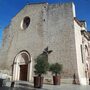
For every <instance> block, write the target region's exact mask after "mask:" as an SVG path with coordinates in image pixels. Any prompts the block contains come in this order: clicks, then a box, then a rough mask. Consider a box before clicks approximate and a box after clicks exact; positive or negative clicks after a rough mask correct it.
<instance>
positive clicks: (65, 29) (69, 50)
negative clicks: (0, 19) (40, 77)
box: [0, 3, 90, 85]
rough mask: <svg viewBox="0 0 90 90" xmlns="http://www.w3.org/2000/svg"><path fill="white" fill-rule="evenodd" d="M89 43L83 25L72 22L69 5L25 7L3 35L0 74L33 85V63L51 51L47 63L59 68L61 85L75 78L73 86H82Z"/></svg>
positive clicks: (84, 82)
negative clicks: (54, 64) (30, 82)
mask: <svg viewBox="0 0 90 90" xmlns="http://www.w3.org/2000/svg"><path fill="white" fill-rule="evenodd" d="M89 40H90V35H89V32H88V31H87V30H86V22H85V21H80V20H78V19H77V18H76V14H75V6H74V4H73V3H64V4H50V5H49V4H47V3H44V4H28V5H26V6H25V7H24V8H23V9H22V10H21V11H20V12H19V13H17V15H16V16H15V17H13V18H12V20H11V23H10V24H9V25H8V26H7V27H6V28H5V30H4V31H3V43H2V48H1V50H0V72H1V73H3V74H7V75H9V76H10V78H11V79H12V80H14V81H19V80H23V81H33V76H34V63H35V61H34V60H35V58H36V57H37V56H38V55H40V54H41V53H42V52H43V51H44V49H45V48H46V47H48V49H49V50H52V51H53V52H52V53H51V54H50V55H49V56H48V62H49V63H56V62H58V63H60V64H62V65H63V72H62V74H61V77H62V80H61V81H62V83H72V81H73V75H75V76H76V81H77V83H80V84H82V85H86V84H88V78H89V55H90V54H89V48H90V45H89ZM51 78H52V75H51V74H50V73H48V74H47V75H45V79H46V80H47V79H51ZM45 82H46V81H45Z"/></svg>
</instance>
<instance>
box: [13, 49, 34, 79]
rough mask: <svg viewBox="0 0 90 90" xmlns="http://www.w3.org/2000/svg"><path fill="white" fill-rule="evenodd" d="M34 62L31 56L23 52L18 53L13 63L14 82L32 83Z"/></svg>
mask: <svg viewBox="0 0 90 90" xmlns="http://www.w3.org/2000/svg"><path fill="white" fill-rule="evenodd" d="M31 64H32V62H31V56H30V54H29V53H28V52H27V51H25V50H23V51H21V52H20V53H18V54H17V55H16V57H15V60H14V62H13V66H12V68H13V80H14V81H19V80H22V81H30V79H31V71H32V65H31Z"/></svg>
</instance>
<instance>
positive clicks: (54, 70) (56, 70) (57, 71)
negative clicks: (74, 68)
mask: <svg viewBox="0 0 90 90" xmlns="http://www.w3.org/2000/svg"><path fill="white" fill-rule="evenodd" d="M49 70H50V71H51V72H52V74H55V75H56V76H57V75H58V74H60V73H61V71H62V64H58V63H55V64H51V65H50V67H49Z"/></svg>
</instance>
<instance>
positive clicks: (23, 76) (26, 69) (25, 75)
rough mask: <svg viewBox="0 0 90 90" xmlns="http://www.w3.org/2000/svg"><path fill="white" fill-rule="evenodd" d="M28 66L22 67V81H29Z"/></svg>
mask: <svg viewBox="0 0 90 90" xmlns="http://www.w3.org/2000/svg"><path fill="white" fill-rule="evenodd" d="M27 71H28V65H20V80H22V81H27V73H28V72H27Z"/></svg>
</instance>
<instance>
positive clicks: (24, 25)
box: [21, 16, 30, 29]
mask: <svg viewBox="0 0 90 90" xmlns="http://www.w3.org/2000/svg"><path fill="white" fill-rule="evenodd" d="M29 25H30V18H29V17H28V16H26V17H25V18H24V19H23V21H22V22H21V28H22V29H26V28H28V26H29Z"/></svg>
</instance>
